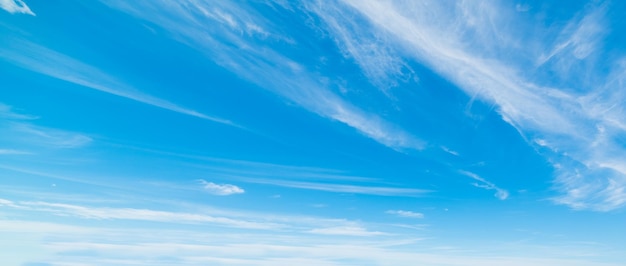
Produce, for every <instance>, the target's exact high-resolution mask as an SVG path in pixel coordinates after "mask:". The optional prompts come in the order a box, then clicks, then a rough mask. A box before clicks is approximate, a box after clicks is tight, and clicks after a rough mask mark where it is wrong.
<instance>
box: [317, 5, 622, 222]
mask: <svg viewBox="0 0 626 266" xmlns="http://www.w3.org/2000/svg"><path fill="white" fill-rule="evenodd" d="M342 2H343V3H345V5H346V7H345V8H346V9H349V10H348V12H351V11H352V10H356V11H358V13H359V14H361V15H362V16H363V17H364V18H365V19H366V20H367V21H368V22H369V23H371V25H374V30H376V31H378V33H377V34H380V35H383V36H387V35H389V36H393V37H394V38H395V40H396V42H397V43H395V44H394V45H393V47H392V48H394V49H395V48H397V47H404V54H406V55H410V56H411V57H412V58H414V59H415V60H417V61H419V62H420V63H422V64H424V65H426V66H428V67H429V68H431V69H433V70H434V71H435V72H437V73H439V74H440V75H441V76H443V77H445V78H446V79H448V80H450V81H451V82H453V83H454V84H456V85H457V86H458V87H459V88H460V89H461V90H463V91H464V92H465V93H466V94H467V95H469V96H471V97H472V98H477V99H481V100H483V101H486V102H488V103H490V104H494V105H495V106H496V107H497V111H498V112H499V114H500V115H501V117H502V119H503V120H504V121H506V122H507V123H509V124H510V125H511V126H513V127H514V128H516V129H517V130H518V131H519V133H520V134H521V135H522V136H524V138H525V139H527V140H528V143H529V144H530V145H533V146H535V145H536V143H535V140H536V139H541V140H543V142H542V143H545V145H546V146H545V147H546V148H548V150H547V151H545V152H543V151H542V152H541V153H542V154H543V155H544V156H546V157H547V158H548V160H549V161H551V162H553V163H554V165H555V168H557V174H556V177H555V187H556V189H557V190H558V191H559V192H560V193H561V196H559V197H557V198H556V202H558V203H562V204H566V205H569V206H571V207H575V208H577V209H592V210H602V211H606V210H612V209H616V208H620V207H623V206H625V205H626V201H625V200H624V199H625V198H626V174H625V173H624V172H623V171H621V170H622V169H620V168H618V167H615V166H617V165H623V164H624V163H626V158H624V156H617V158H616V157H614V155H617V154H620V153H621V154H624V153H625V152H626V149H624V148H623V145H619V143H618V142H619V136H620V135H621V134H623V132H624V130H625V129H626V127H624V123H623V122H621V121H624V118H625V117H626V113H625V112H624V110H625V108H624V101H623V99H624V94H623V92H621V91H623V90H619V89H617V88H618V87H619V85H618V84H621V83H620V82H621V81H622V80H623V79H624V76H625V75H624V74H623V73H625V72H624V71H623V69H624V68H623V65H624V64H621V63H620V62H623V60H624V59H618V60H617V61H614V62H608V63H606V65H605V66H606V68H608V69H612V71H609V75H608V76H607V74H606V73H607V72H606V71H597V70H595V69H592V68H590V67H592V66H597V61H594V60H595V59H594V58H596V57H597V56H598V55H599V54H601V51H599V47H600V45H601V44H602V38H603V36H605V35H606V31H605V30H604V29H605V28H606V26H605V23H606V20H605V19H604V15H605V13H606V7H605V6H603V5H600V6H596V7H590V8H589V9H588V10H586V11H585V12H584V13H583V14H582V15H579V16H574V18H572V20H571V21H570V22H569V23H567V25H566V26H565V27H564V28H562V29H560V30H558V29H554V28H544V29H543V30H539V31H537V29H541V27H542V25H533V24H531V22H526V21H524V20H522V18H523V16H520V15H517V13H519V12H518V11H516V10H515V8H514V7H511V6H499V4H498V3H496V2H489V3H487V2H485V3H475V2H471V1H467V2H456V3H448V2H441V1H420V2H402V1H385V2H378V1H353V0H346V1H342ZM320 12H324V11H323V10H322V11H320ZM320 17H322V18H324V17H325V14H321V15H320ZM330 22H332V20H331V21H330ZM328 24H329V25H330V26H331V27H335V29H334V30H333V31H332V32H336V33H337V34H338V35H339V36H338V37H337V39H338V40H344V42H346V43H347V44H346V45H348V44H350V43H354V42H358V40H359V39H360V38H367V37H363V36H362V35H363V33H362V31H361V30H355V29H352V28H351V27H352V26H353V25H352V26H350V27H348V26H344V25H342V24H337V23H334V24H333V23H328ZM511 25H516V27H518V28H520V29H527V28H528V29H535V30H533V31H532V32H536V33H537V34H534V35H533V36H526V35H523V33H524V32H525V31H524V30H516V29H513V28H511V27H512V26H511ZM366 27H369V26H366ZM554 32H560V33H559V34H558V37H557V38H556V40H555V39H554V38H549V37H550V36H552V35H553V34H554ZM351 51H352V52H353V53H363V52H362V51H359V50H355V49H353V50H351ZM359 56H361V55H360V54H356V55H354V57H356V58H358V57H359ZM383 66H384V65H383ZM545 70H550V71H553V72H554V73H558V76H557V77H551V78H546V77H545V75H543V74H542V73H544V72H545ZM388 71H393V68H390V69H389V70H388ZM572 80H573V81H575V82H572ZM603 82H604V83H605V84H604V85H600V86H598V85H597V84H602V83H603ZM590 88H591V89H590ZM603 147H610V148H609V149H603ZM559 165H560V166H562V167H558V166H559ZM478 185H479V186H483V187H484V186H487V187H490V186H489V185H488V184H484V183H482V182H481V183H480V184H478Z"/></svg>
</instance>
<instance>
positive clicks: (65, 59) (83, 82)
mask: <svg viewBox="0 0 626 266" xmlns="http://www.w3.org/2000/svg"><path fill="white" fill-rule="evenodd" d="M3 46H5V47H3V48H5V49H2V50H0V58H2V59H3V60H6V61H8V62H11V63H13V64H15V65H17V66H19V67H22V68H24V69H28V70H31V71H33V72H37V73H41V74H43V75H47V76H50V77H53V78H56V79H60V80H64V81H67V82H70V83H74V84H76V85H80V86H83V87H85V88H89V89H93V90H97V91H101V92H104V93H108V94H112V95H116V96H119V97H123V98H126V99H130V100H133V101H137V102H140V103H144V104H147V105H150V106H154V107H158V108H162V109H165V110H169V111H172V112H176V113H180V114H184V115H189V116H194V117H198V118H201V119H204V120H209V121H213V122H216V123H221V124H225V125H229V126H236V127H239V126H237V125H235V124H234V123H232V122H231V121H228V120H225V119H221V118H217V117H212V116H208V115H206V114H203V113H200V112H198V111H194V110H191V109H188V108H185V107H182V106H179V105H177V104H174V103H171V102H169V101H167V100H163V99H160V98H157V97H154V96H151V95H148V94H145V93H143V92H140V91H138V90H136V89H135V88H133V87H131V86H129V85H127V84H125V83H122V82H120V81H119V80H117V79H116V78H114V77H112V76H110V75H109V74H107V73H105V72H103V71H101V70H100V69H97V68H96V67H93V66H91V65H88V64H86V63H84V62H81V61H79V60H76V59H74V58H72V57H70V56H67V55H65V54H62V53H59V52H57V51H54V50H51V49H48V48H46V47H43V46H40V45H38V44H35V43H32V42H30V41H26V40H22V39H19V38H11V37H8V38H6V39H5V40H4V43H3Z"/></svg>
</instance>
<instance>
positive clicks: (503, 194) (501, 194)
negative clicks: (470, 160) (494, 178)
mask: <svg viewBox="0 0 626 266" xmlns="http://www.w3.org/2000/svg"><path fill="white" fill-rule="evenodd" d="M459 172H460V173H461V174H463V175H466V176H468V177H471V178H472V179H474V180H476V181H478V182H477V183H473V184H472V185H473V186H475V187H477V188H484V189H486V190H495V191H496V194H494V196H495V197H496V198H498V199H499V200H505V199H507V198H508V197H509V192H508V191H506V190H504V189H501V188H499V187H498V186H496V185H494V184H493V183H491V182H489V181H487V180H485V179H484V178H482V177H480V176H478V175H477V174H474V173H472V172H467V171H459Z"/></svg>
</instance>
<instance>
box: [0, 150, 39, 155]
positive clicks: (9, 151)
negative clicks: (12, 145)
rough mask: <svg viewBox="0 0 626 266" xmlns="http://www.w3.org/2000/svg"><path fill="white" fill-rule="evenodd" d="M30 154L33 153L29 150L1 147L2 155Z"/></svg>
mask: <svg viewBox="0 0 626 266" xmlns="http://www.w3.org/2000/svg"><path fill="white" fill-rule="evenodd" d="M28 154H32V153H31V152H27V151H20V150H14V149H0V155H28Z"/></svg>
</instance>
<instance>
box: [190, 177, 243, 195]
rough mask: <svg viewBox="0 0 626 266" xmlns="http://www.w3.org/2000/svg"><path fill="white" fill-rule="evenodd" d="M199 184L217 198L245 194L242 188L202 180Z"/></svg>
mask: <svg viewBox="0 0 626 266" xmlns="http://www.w3.org/2000/svg"><path fill="white" fill-rule="evenodd" d="M200 184H202V186H203V188H204V190H206V191H207V192H209V193H211V194H213V195H218V196H228V195H233V194H242V193H244V192H245V191H244V190H243V189H242V188H240V187H238V186H235V185H231V184H215V183H213V182H207V181H204V180H200Z"/></svg>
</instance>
